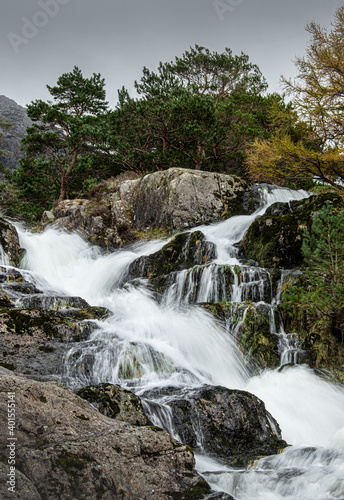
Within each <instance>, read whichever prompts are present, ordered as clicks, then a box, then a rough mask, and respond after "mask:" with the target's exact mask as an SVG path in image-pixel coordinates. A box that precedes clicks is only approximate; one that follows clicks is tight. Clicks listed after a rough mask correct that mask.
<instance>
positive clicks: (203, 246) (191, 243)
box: [127, 231, 215, 280]
mask: <svg viewBox="0 0 344 500" xmlns="http://www.w3.org/2000/svg"><path fill="white" fill-rule="evenodd" d="M214 257H215V245H214V244H213V243H210V242H208V241H206V240H205V236H204V235H203V233H201V231H195V232H193V233H181V234H178V235H177V236H175V237H174V238H172V240H170V241H169V242H168V243H167V244H166V245H165V246H164V247H163V248H162V249H161V250H159V251H158V252H155V253H154V254H152V255H148V256H143V257H139V258H138V259H136V260H135V261H134V262H132V263H131V264H130V266H129V271H128V277H127V279H128V280H132V279H135V278H150V279H152V278H156V277H158V276H166V275H168V274H170V273H172V272H176V271H182V270H183V269H190V268H192V267H193V266H196V265H201V264H205V263H206V262H208V261H209V260H211V259H213V258H214Z"/></svg>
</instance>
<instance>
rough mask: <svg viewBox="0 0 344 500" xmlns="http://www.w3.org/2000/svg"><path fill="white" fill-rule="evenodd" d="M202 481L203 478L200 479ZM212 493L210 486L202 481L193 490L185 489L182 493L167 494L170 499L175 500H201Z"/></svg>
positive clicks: (172, 492)
mask: <svg viewBox="0 0 344 500" xmlns="http://www.w3.org/2000/svg"><path fill="white" fill-rule="evenodd" d="M200 479H201V478H200ZM210 492H211V489H210V486H209V484H208V483H207V482H206V481H205V480H202V481H200V482H198V483H197V484H196V485H195V486H193V487H192V488H185V490H182V491H171V492H168V493H167V497H168V498H173V500H200V499H202V498H205V497H206V496H207V495H209V493H210Z"/></svg>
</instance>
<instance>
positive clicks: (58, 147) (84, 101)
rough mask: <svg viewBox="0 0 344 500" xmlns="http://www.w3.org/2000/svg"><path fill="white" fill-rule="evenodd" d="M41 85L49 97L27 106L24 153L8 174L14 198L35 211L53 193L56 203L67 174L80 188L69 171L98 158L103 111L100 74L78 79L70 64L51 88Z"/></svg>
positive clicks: (49, 200)
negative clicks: (28, 121) (28, 120)
mask: <svg viewBox="0 0 344 500" xmlns="http://www.w3.org/2000/svg"><path fill="white" fill-rule="evenodd" d="M47 87H48V90H49V92H50V94H51V95H52V97H53V99H54V101H53V102H51V101H48V102H44V101H41V100H37V101H35V102H32V103H31V104H30V105H29V106H28V108H27V112H28V116H29V117H30V118H31V119H32V120H33V121H34V124H33V126H32V127H31V128H29V129H28V133H27V136H26V137H25V138H24V139H23V141H22V143H23V147H24V151H25V157H24V159H23V160H22V162H21V164H20V167H19V168H18V171H17V172H15V174H14V175H13V176H12V177H11V178H10V181H11V182H12V183H13V184H14V185H15V186H16V187H17V189H18V191H19V198H21V199H23V200H25V203H30V204H32V205H35V206H36V207H37V210H35V211H36V212H37V213H39V212H40V211H41V208H42V207H44V208H47V207H48V206H49V205H50V206H51V204H52V202H53V201H55V200H56V198H57V197H58V199H59V201H62V200H63V199H65V197H66V195H67V193H68V189H69V187H70V186H69V184H70V183H72V184H73V176H74V184H75V182H76V178H78V179H79V180H80V181H81V185H79V186H78V187H77V188H76V190H77V191H78V190H79V191H80V189H82V182H83V180H85V179H82V177H81V179H80V175H75V174H76V172H77V171H79V172H78V173H80V171H83V170H85V169H87V168H88V170H91V169H92V166H93V163H94V158H97V157H98V156H99V154H98V150H99V141H100V139H101V136H102V131H101V121H100V119H99V117H100V116H101V115H102V114H104V113H105V111H106V109H107V103H106V102H105V90H104V80H103V79H101V77H100V75H97V74H93V76H92V77H91V78H84V77H83V76H82V73H81V71H80V69H79V68H77V67H75V68H74V69H73V71H72V72H71V73H65V74H63V75H62V76H60V77H59V79H58V80H57V84H56V86H54V87H50V86H49V85H48V86H47ZM85 157H87V158H86V160H85ZM93 177H94V176H93ZM74 189H75V188H74ZM71 191H73V189H71ZM70 194H72V193H70Z"/></svg>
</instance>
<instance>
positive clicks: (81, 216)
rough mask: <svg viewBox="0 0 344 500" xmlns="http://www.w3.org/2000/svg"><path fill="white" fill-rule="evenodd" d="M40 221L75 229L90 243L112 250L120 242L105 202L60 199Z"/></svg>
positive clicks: (52, 225)
mask: <svg viewBox="0 0 344 500" xmlns="http://www.w3.org/2000/svg"><path fill="white" fill-rule="evenodd" d="M42 222H43V223H45V224H46V223H48V224H49V227H56V228H61V229H63V230H65V231H76V232H77V233H79V234H80V235H81V236H83V237H85V238H86V239H87V240H88V241H90V243H92V244H95V245H99V246H100V247H102V248H104V249H107V250H113V249H115V248H117V247H118V246H120V245H121V244H122V241H121V239H120V237H119V236H118V232H117V228H116V226H115V223H114V219H113V216H112V212H111V209H110V207H109V205H108V204H106V203H105V202H99V203H94V202H92V201H90V200H83V199H80V200H65V201H61V202H60V203H59V204H58V205H56V207H54V209H53V210H52V211H49V212H44V213H43V216H42Z"/></svg>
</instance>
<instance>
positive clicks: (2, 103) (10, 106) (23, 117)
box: [0, 95, 32, 170]
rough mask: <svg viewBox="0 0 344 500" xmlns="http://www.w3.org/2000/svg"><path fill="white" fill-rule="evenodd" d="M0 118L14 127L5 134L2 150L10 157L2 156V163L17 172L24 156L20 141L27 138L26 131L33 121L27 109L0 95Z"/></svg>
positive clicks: (0, 160)
mask: <svg viewBox="0 0 344 500" xmlns="http://www.w3.org/2000/svg"><path fill="white" fill-rule="evenodd" d="M0 117H1V118H4V119H5V120H6V121H8V122H9V123H11V124H12V125H14V127H13V128H11V129H10V130H8V131H5V132H3V135H2V145H1V148H2V149H5V150H6V151H8V152H9V156H7V155H6V156H4V155H2V156H0V162H1V163H2V164H3V165H5V167H6V168H9V169H10V170H15V169H16V168H17V166H18V162H19V160H20V158H21V157H22V156H23V153H22V151H21V143H20V140H21V139H22V138H23V137H25V135H26V129H27V128H28V127H30V126H31V124H32V121H31V120H30V118H29V117H28V116H27V113H26V109H25V108H23V106H20V105H19V104H17V103H16V102H15V101H13V100H12V99H9V98H8V97H6V96H4V95H0Z"/></svg>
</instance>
